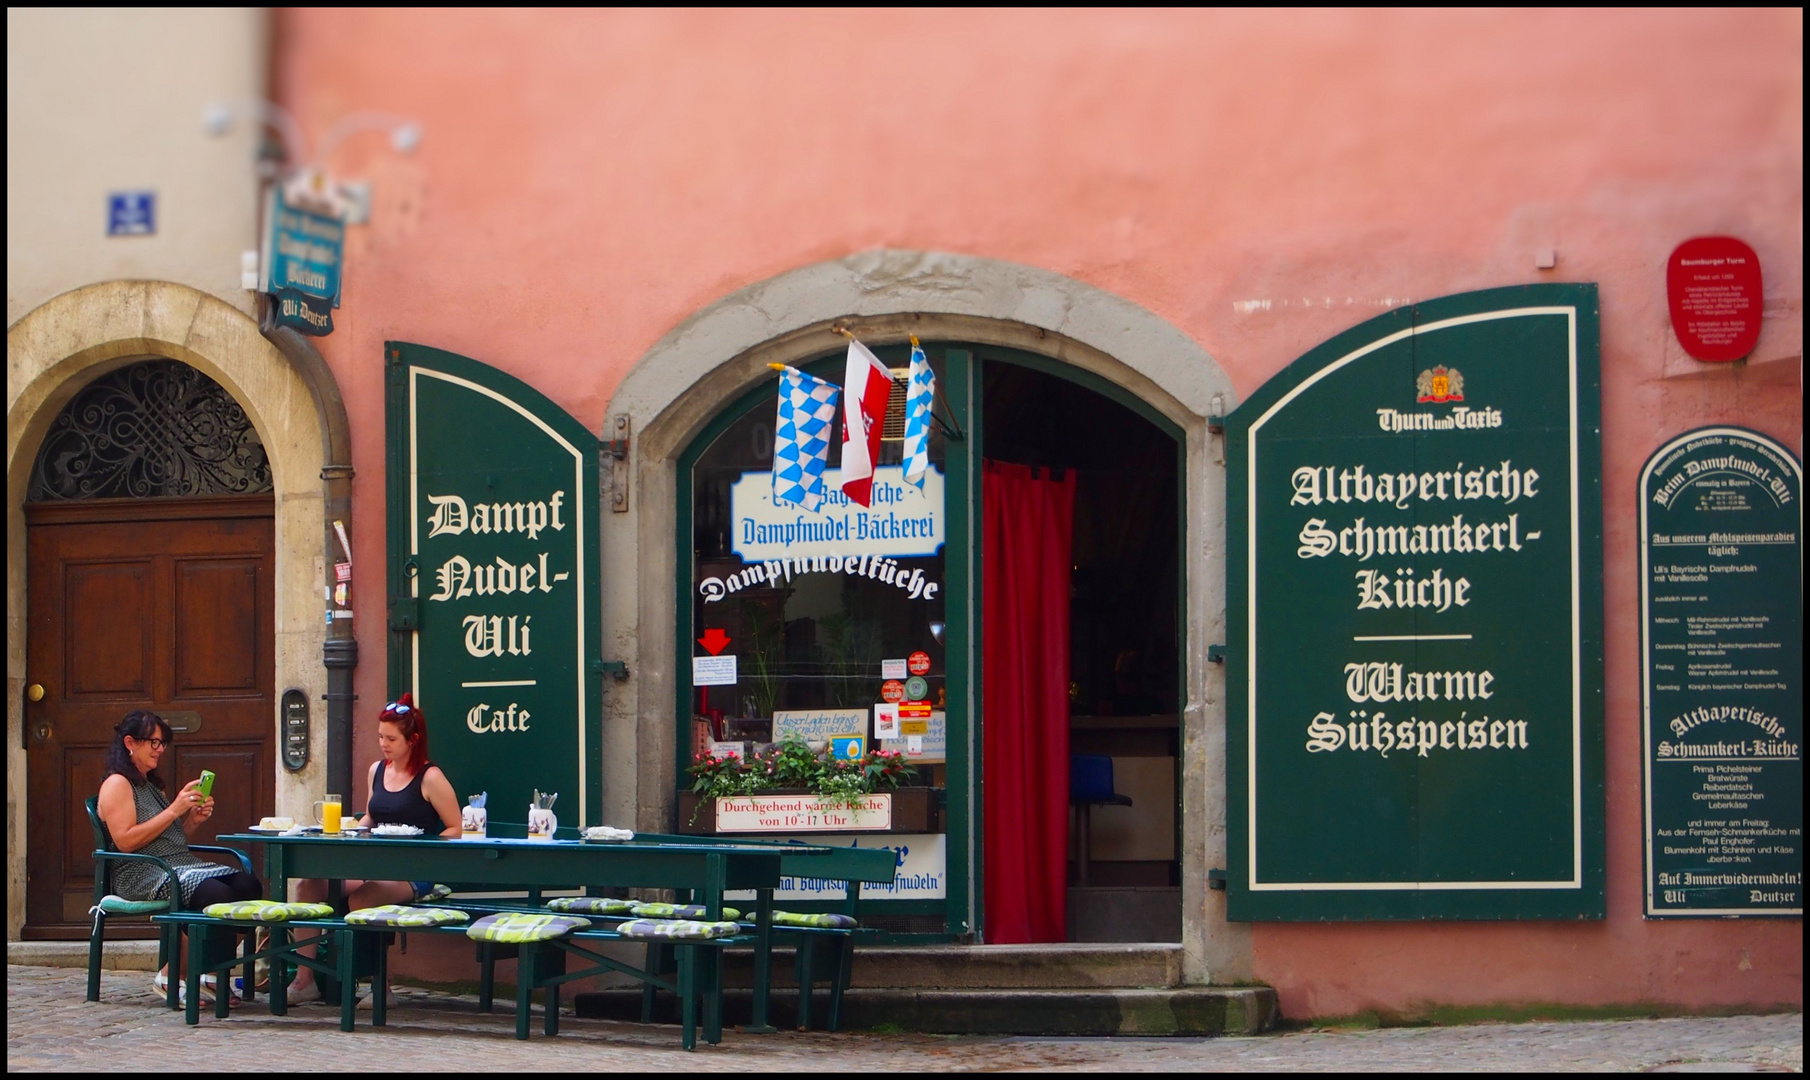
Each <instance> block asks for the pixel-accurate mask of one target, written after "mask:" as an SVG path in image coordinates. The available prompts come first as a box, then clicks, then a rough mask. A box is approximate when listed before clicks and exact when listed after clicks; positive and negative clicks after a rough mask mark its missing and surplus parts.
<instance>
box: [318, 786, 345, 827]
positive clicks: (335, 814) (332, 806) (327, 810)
mask: <svg viewBox="0 0 1810 1080" xmlns="http://www.w3.org/2000/svg"><path fill="white" fill-rule="evenodd" d="M343 805H344V804H342V803H341V802H340V801H339V796H338V795H328V796H327V797H326V798H324V799H322V800H320V801H319V802H317V803H315V804H314V820H315V823H316V824H318V825H319V826H320V827H321V832H323V833H337V832H338V831H339V826H340V820H339V819H340V815H341V813H342V812H343V811H342V809H341V808H342V806H343Z"/></svg>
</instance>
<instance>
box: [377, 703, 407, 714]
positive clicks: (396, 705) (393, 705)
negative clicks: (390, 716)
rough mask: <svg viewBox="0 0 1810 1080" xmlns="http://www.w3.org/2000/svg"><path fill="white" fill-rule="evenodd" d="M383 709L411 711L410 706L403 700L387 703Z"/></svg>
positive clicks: (400, 711)
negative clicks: (403, 702) (402, 701)
mask: <svg viewBox="0 0 1810 1080" xmlns="http://www.w3.org/2000/svg"><path fill="white" fill-rule="evenodd" d="M383 711H384V712H393V713H405V712H408V711H409V707H408V706H407V705H404V704H402V703H401V702H397V701H392V702H390V703H389V704H388V705H385V706H384V707H383Z"/></svg>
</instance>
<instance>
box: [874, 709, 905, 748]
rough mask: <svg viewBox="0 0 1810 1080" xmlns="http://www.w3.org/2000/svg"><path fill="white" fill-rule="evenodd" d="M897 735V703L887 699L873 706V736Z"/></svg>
mask: <svg viewBox="0 0 1810 1080" xmlns="http://www.w3.org/2000/svg"><path fill="white" fill-rule="evenodd" d="M898 737H899V703H898V702H896V701H889V702H885V703H882V704H878V705H875V706H874V738H876V739H896V738H898Z"/></svg>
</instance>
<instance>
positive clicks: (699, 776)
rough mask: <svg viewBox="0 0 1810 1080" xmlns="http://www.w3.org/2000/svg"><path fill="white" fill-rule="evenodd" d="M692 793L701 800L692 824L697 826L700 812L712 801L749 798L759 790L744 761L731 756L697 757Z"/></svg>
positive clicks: (693, 760)
mask: <svg viewBox="0 0 1810 1080" xmlns="http://www.w3.org/2000/svg"><path fill="white" fill-rule="evenodd" d="M691 790H692V791H693V793H695V794H696V795H697V797H698V805H697V807H696V808H695V809H693V810H692V812H691V823H692V824H695V823H696V822H697V820H698V811H699V810H702V809H703V808H704V806H705V804H706V803H708V802H709V801H710V800H711V799H718V798H722V797H723V796H725V795H746V794H748V793H749V792H751V791H756V790H758V788H757V787H756V777H755V775H754V773H753V771H752V770H750V769H749V768H748V767H747V766H746V765H744V764H743V762H742V759H741V758H739V757H736V756H734V755H731V754H725V755H724V756H722V757H716V756H714V755H711V754H698V755H697V756H695V757H693V758H692V759H691Z"/></svg>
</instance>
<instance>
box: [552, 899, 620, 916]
mask: <svg viewBox="0 0 1810 1080" xmlns="http://www.w3.org/2000/svg"><path fill="white" fill-rule="evenodd" d="M547 910H548V911H567V912H572V913H575V914H578V915H627V914H629V913H631V912H633V911H634V910H635V902H634V901H633V900H615V899H612V898H610V897H608V896H556V897H554V898H553V899H551V900H549V901H547Z"/></svg>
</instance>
